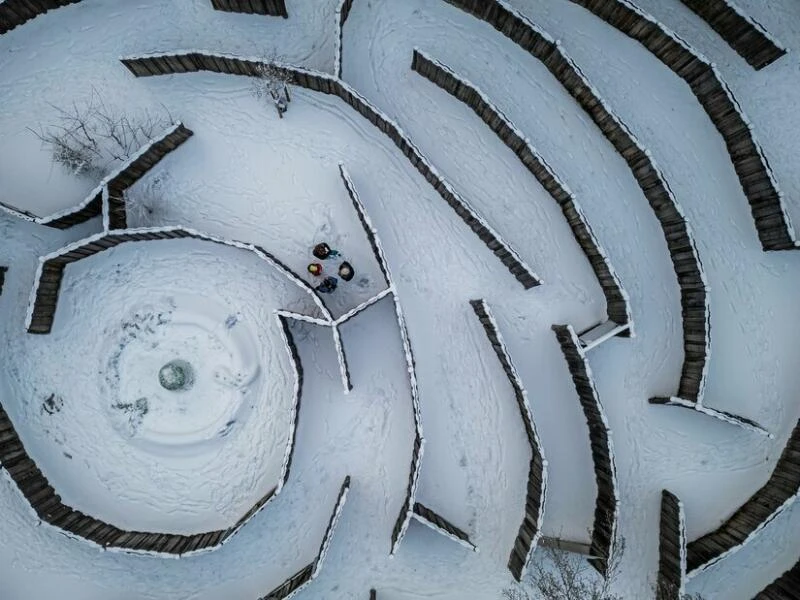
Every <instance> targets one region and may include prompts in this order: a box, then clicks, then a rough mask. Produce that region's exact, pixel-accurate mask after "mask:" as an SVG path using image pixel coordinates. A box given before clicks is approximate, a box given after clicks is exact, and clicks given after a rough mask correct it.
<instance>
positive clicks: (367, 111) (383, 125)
mask: <svg viewBox="0 0 800 600" xmlns="http://www.w3.org/2000/svg"><path fill="white" fill-rule="evenodd" d="M122 63H123V64H124V65H125V66H126V67H127V68H128V69H129V70H130V71H131V72H132V73H133V74H134V75H136V76H137V77H148V76H151V75H167V74H170V73H189V72H194V71H213V72H216V73H230V74H233V75H248V76H255V75H256V74H257V69H258V67H259V66H260V65H263V64H265V63H262V62H258V61H254V60H247V59H243V58H237V57H231V56H222V55H213V54H204V53H197V52H192V53H189V54H159V55H148V56H142V57H129V58H123V59H122ZM277 66H278V68H279V69H280V70H281V71H283V72H284V73H285V74H286V75H288V76H290V77H291V78H292V80H293V82H294V83H295V84H296V85H298V86H300V87H303V88H306V89H309V90H312V91H314V92H322V93H324V94H331V95H334V96H337V97H339V98H340V99H341V100H342V101H344V102H345V103H346V104H348V105H349V106H351V107H352V108H353V109H355V110H356V112H358V113H359V114H360V115H361V116H363V117H364V118H365V119H367V120H368V121H369V122H370V123H372V124H373V125H374V126H375V127H377V128H378V129H380V130H381V131H382V132H383V133H384V134H386V135H387V136H388V137H389V139H391V140H392V142H394V144H395V145H396V146H397V147H398V148H399V149H400V151H401V152H402V153H403V154H404V155H405V156H406V158H408V160H409V161H410V162H411V164H412V165H413V166H414V167H415V168H416V169H417V170H418V171H419V173H420V174H421V175H422V176H423V177H425V179H426V181H428V183H430V184H431V185H432V186H433V187H434V189H435V190H436V191H437V192H438V193H439V195H440V196H441V197H442V198H443V199H444V200H445V201H446V202H447V203H448V205H449V206H450V207H451V208H452V209H453V210H454V211H455V212H456V213H457V214H458V216H459V217H461V219H462V220H463V221H464V223H465V224H466V225H467V226H468V227H469V228H470V229H472V231H473V232H475V234H476V235H478V237H479V238H480V239H481V240H482V241H483V242H484V244H486V246H487V247H488V248H489V249H490V250H491V251H492V252H493V253H494V254H495V255H496V256H497V257H498V258H499V259H500V261H501V262H502V263H503V264H504V265H505V266H506V268H507V269H508V270H509V272H510V273H511V274H512V275H513V276H514V277H515V278H516V279H517V281H519V283H520V284H522V285H523V287H525V288H526V289H528V288H531V287H534V286H536V285H539V280H538V278H537V277H536V275H535V274H534V273H533V272H532V271H531V270H530V269H529V268H528V267H527V265H525V264H524V263H523V262H522V260H521V259H520V257H519V256H518V255H517V253H516V252H515V251H514V250H513V249H512V248H511V247H510V246H508V244H506V243H505V242H504V241H503V240H502V239H501V238H500V236H499V235H498V234H497V233H495V232H494V231H493V230H492V229H491V227H490V226H489V225H488V224H487V223H486V221H485V220H483V219H482V218H481V217H480V216H479V215H478V214H477V213H476V212H475V211H474V210H473V209H472V208H471V207H470V206H469V204H467V202H466V201H465V200H464V199H463V198H461V197H460V196H459V195H458V194H457V192H456V191H455V190H454V189H453V188H452V187H451V186H450V185H449V184H448V183H446V182H445V181H443V180H442V178H441V177H440V176H439V174H438V173H437V171H436V170H435V169H434V168H433V166H432V165H431V164H430V163H429V162H428V160H427V159H426V158H425V157H424V156H423V155H422V153H421V152H420V151H419V149H418V148H417V147H416V146H414V144H413V143H412V142H411V141H410V140H409V139H408V138H407V137H406V136H405V134H404V133H403V132H402V130H401V129H400V128H399V127H398V126H397V124H395V123H394V122H393V121H391V120H390V119H388V118H387V117H385V116H384V115H383V114H381V113H380V112H379V111H378V110H377V109H375V108H374V107H373V106H372V105H371V104H369V102H367V100H366V99H365V98H363V97H362V96H360V95H359V94H358V93H357V92H355V91H354V90H352V89H351V88H350V87H349V86H348V85H347V84H345V83H344V82H342V81H341V80H339V79H337V78H335V77H332V76H330V75H326V74H324V73H317V72H312V71H306V70H303V69H299V68H293V67H288V66H284V65H277Z"/></svg>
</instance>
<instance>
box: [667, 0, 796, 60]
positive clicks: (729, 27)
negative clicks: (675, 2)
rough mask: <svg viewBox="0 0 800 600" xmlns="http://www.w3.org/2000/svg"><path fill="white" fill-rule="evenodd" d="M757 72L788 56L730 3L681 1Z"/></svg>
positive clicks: (719, 0)
mask: <svg viewBox="0 0 800 600" xmlns="http://www.w3.org/2000/svg"><path fill="white" fill-rule="evenodd" d="M681 2H683V3H684V4H685V5H686V6H687V7H689V9H691V10H692V11H693V12H694V13H695V14H697V15H698V16H699V17H700V18H701V19H703V20H704V21H705V22H706V23H708V24H709V26H710V27H711V28H712V29H713V30H714V31H716V32H717V33H718V34H719V36H720V37H721V38H722V39H723V40H725V41H726V42H727V43H728V45H729V46H730V47H731V48H733V49H734V50H735V51H736V53H737V54H738V55H739V56H741V57H742V58H743V59H745V60H746V61H747V62H748V63H749V64H750V66H751V67H753V68H754V69H763V68H764V67H766V66H767V65H769V64H772V63H773V62H775V61H776V60H778V59H779V58H780V57H781V56H783V55H784V54H786V50H785V49H783V48H781V47H780V46H778V45H777V44H776V43H775V42H774V41H773V40H772V38H771V37H770V36H769V35H768V34H766V32H765V31H764V30H763V29H762V28H761V27H759V25H757V24H756V23H754V22H753V21H752V20H751V19H748V18H747V17H745V16H744V15H743V14H742V13H740V12H739V10H737V9H736V8H735V7H733V6H731V5H730V4H729V3H728V2H727V1H726V0H681Z"/></svg>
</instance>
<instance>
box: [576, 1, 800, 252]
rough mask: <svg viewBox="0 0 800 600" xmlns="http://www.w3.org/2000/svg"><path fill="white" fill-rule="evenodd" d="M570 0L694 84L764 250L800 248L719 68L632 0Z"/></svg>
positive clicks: (758, 148) (772, 179) (766, 165)
mask: <svg viewBox="0 0 800 600" xmlns="http://www.w3.org/2000/svg"><path fill="white" fill-rule="evenodd" d="M571 1H572V2H574V3H575V4H578V5H580V6H583V7H584V8H586V9H588V10H590V11H591V12H592V13H594V14H595V15H597V16H598V17H599V18H601V19H603V20H604V21H605V22H606V23H608V24H609V25H611V26H613V27H615V28H616V29H618V30H619V31H621V32H622V33H624V34H625V35H627V36H629V37H630V38H632V39H634V40H636V41H637V42H639V43H641V44H642V45H643V46H644V47H645V48H647V49H648V50H649V51H650V52H651V53H652V54H653V55H654V56H655V57H656V58H658V59H659V60H660V61H661V62H662V63H664V64H665V65H666V66H667V67H669V68H670V69H671V70H672V71H673V72H674V73H675V74H676V75H678V77H680V78H681V79H683V80H684V81H685V82H686V83H687V84H688V85H689V87H690V88H691V90H692V92H693V93H694V95H695V96H696V97H697V99H698V100H699V102H700V104H701V106H702V107H703V109H704V110H705V111H706V113H707V114H708V116H709V118H710V119H711V121H712V122H713V123H714V126H715V127H716V128H717V131H719V133H720V135H721V136H722V139H723V140H724V141H725V145H726V146H727V148H728V154H730V158H731V161H732V162H733V167H734V168H735V169H736V174H737V175H738V176H739V182H740V183H741V186H742V189H743V190H744V194H745V196H747V200H748V202H749V203H750V210H751V212H752V214H753V220H754V222H755V226H756V230H757V231H758V237H759V239H760V240H761V245H762V247H763V248H764V250H793V249H797V248H800V245H798V242H797V238H796V236H795V232H794V229H793V228H792V225H791V222H790V221H789V216H788V214H787V213H786V209H785V207H784V205H783V195H782V193H781V192H780V191H779V189H778V184H777V182H776V181H775V176H774V175H773V173H772V169H771V168H770V166H769V163H768V162H767V159H766V157H765V156H764V153H763V151H762V150H761V146H760V145H759V144H758V142H757V141H756V139H755V136H754V135H753V131H752V129H751V127H750V124H749V122H748V121H747V117H745V116H744V114H743V113H742V109H741V107H740V106H739V103H738V102H737V101H736V98H734V96H733V92H732V91H731V90H730V88H729V87H728V86H727V85H726V84H725V82H724V81H723V80H722V77H721V76H720V74H719V73H718V72H717V70H716V68H715V67H714V66H713V65H712V64H711V63H709V62H708V61H707V60H706V59H705V58H703V57H702V56H700V55H699V54H698V53H697V52H696V51H695V50H694V49H693V48H691V47H690V46H689V45H688V44H686V43H685V42H684V41H683V40H681V39H680V38H678V36H676V35H675V34H673V33H672V32H671V31H668V30H667V29H666V28H665V27H664V26H663V25H661V23H659V22H658V21H656V20H655V19H653V18H651V17H649V16H648V15H646V14H644V13H643V12H641V11H640V10H639V9H637V8H636V7H635V6H633V4H631V3H630V2H627V0H571ZM704 1H705V0H704Z"/></svg>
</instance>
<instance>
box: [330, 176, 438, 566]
mask: <svg viewBox="0 0 800 600" xmlns="http://www.w3.org/2000/svg"><path fill="white" fill-rule="evenodd" d="M339 175H340V176H341V178H342V182H343V183H344V186H345V188H346V189H347V195H348V196H349V197H350V202H352V204H353V208H354V209H355V211H356V214H357V215H358V220H359V222H360V223H361V226H362V227H363V229H364V233H365V235H366V236H367V240H368V241H369V245H370V248H372V254H373V256H374V257H375V260H376V261H378V265H379V266H380V269H381V273H382V274H383V279H384V281H385V283H386V286H387V287H388V288H389V289H391V290H392V299H393V300H394V309H395V316H396V317H397V327H398V328H399V330H400V339H401V341H402V344H403V353H404V355H405V359H406V371H407V372H408V385H409V391H410V393H411V408H412V411H413V416H414V443H413V446H412V450H411V465H410V467H409V473H408V485H407V486H406V497H405V500H403V505H402V506H401V507H400V513H399V514H398V516H397V520H396V521H395V524H394V527H393V528H392V542H391V550H390V554H394V553H395V552H396V551H397V548H398V547H399V545H400V542H401V541H402V539H403V536H404V535H405V532H406V530H407V529H408V523H409V521H410V520H411V517H412V516H413V514H414V501H415V498H416V496H417V486H418V484H419V471H420V466H421V463H422V453H423V449H424V445H425V438H424V437H423V433H422V416H421V413H420V404H419V388H418V386H417V365H416V361H415V359H414V351H413V350H412V348H411V337H410V335H409V333H408V327H407V326H406V320H405V316H404V314H403V308H402V306H401V305H400V299H399V298H398V296H397V291H396V289H395V287H394V280H393V279H392V274H391V272H390V270H389V263H388V262H387V260H386V254H385V252H384V251H383V244H382V243H381V240H380V237H379V236H378V231H377V230H376V229H375V226H374V225H373V223H372V219H370V217H369V215H368V214H367V209H366V207H365V206H364V203H363V202H361V198H360V197H359V195H358V192H357V191H356V188H355V185H354V184H353V180H352V179H351V178H350V174H349V173H348V172H347V169H345V167H344V165H342V164H340V165H339Z"/></svg>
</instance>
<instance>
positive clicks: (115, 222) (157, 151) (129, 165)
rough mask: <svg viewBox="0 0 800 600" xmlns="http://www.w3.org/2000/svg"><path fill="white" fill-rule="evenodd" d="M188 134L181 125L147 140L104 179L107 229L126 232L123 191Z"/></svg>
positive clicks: (186, 138)
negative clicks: (106, 197) (106, 190)
mask: <svg viewBox="0 0 800 600" xmlns="http://www.w3.org/2000/svg"><path fill="white" fill-rule="evenodd" d="M192 135H194V133H193V132H192V131H191V130H190V129H188V128H186V127H185V126H184V125H183V124H182V123H177V124H176V125H174V126H173V127H171V128H170V129H168V130H167V131H166V132H165V133H164V134H163V135H161V137H159V138H156V139H154V140H151V141H150V143H148V144H147V145H145V146H144V147H143V148H142V149H141V150H140V151H139V152H138V153H137V154H136V156H134V157H133V158H132V159H131V160H129V161H127V162H126V163H125V164H124V165H123V166H122V167H121V168H120V169H118V170H117V171H116V172H115V173H113V174H111V175H110V176H109V177H108V178H107V179H106V180H105V185H106V188H107V189H108V206H107V207H106V209H107V210H108V227H109V229H127V227H128V214H127V210H126V207H125V191H126V190H127V189H128V188H129V187H131V186H132V185H133V184H134V183H136V182H137V181H139V180H140V179H141V178H142V177H144V176H145V175H146V174H147V172H148V171H150V169H152V168H153V167H155V166H156V165H157V164H158V163H159V162H161V160H162V159H163V158H164V157H165V156H167V154H169V153H170V152H172V151H173V150H175V149H176V148H178V147H179V146H181V145H182V144H183V143H184V142H185V141H186V140H188V139H189V138H190V137H191V136H192Z"/></svg>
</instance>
